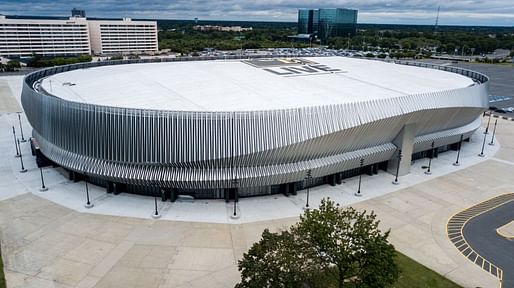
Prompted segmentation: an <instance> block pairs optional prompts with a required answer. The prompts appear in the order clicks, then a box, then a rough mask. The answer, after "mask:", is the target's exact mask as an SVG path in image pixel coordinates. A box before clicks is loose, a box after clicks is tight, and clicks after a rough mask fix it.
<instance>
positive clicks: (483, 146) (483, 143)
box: [478, 133, 487, 157]
mask: <svg viewBox="0 0 514 288" xmlns="http://www.w3.org/2000/svg"><path fill="white" fill-rule="evenodd" d="M486 138H487V134H486V133H484V141H483V142H482V151H480V154H478V156H480V157H485V155H484V148H485V139H486Z"/></svg>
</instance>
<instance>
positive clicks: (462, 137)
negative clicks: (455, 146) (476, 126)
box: [453, 134, 464, 166]
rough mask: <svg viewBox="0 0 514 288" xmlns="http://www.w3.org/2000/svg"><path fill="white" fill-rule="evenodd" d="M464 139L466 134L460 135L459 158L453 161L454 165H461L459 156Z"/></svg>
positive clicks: (458, 155)
mask: <svg viewBox="0 0 514 288" xmlns="http://www.w3.org/2000/svg"><path fill="white" fill-rule="evenodd" d="M462 139H464V134H461V135H460V141H459V150H457V160H455V163H453V166H460V164H459V157H460V149H462Z"/></svg>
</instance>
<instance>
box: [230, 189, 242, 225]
mask: <svg viewBox="0 0 514 288" xmlns="http://www.w3.org/2000/svg"><path fill="white" fill-rule="evenodd" d="M238 185H239V181H238V180H237V179H233V180H232V187H233V189H235V192H234V212H233V213H232V215H231V216H230V218H232V219H238V218H239V216H241V215H239V214H237V202H238V201H239V191H238V189H237V187H238Z"/></svg>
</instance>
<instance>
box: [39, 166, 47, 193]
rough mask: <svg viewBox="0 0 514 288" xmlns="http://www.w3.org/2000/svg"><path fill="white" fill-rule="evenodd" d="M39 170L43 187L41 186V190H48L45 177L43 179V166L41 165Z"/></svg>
mask: <svg viewBox="0 0 514 288" xmlns="http://www.w3.org/2000/svg"><path fill="white" fill-rule="evenodd" d="M39 172H40V173H41V188H39V191H41V192H44V191H47V190H48V187H46V186H45V179H43V167H39Z"/></svg>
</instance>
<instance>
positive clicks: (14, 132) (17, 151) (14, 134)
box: [12, 126, 20, 157]
mask: <svg viewBox="0 0 514 288" xmlns="http://www.w3.org/2000/svg"><path fill="white" fill-rule="evenodd" d="M12 135H13V137H14V147H16V155H14V157H20V152H19V150H18V142H17V141H16V131H15V130H14V126H12Z"/></svg>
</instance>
